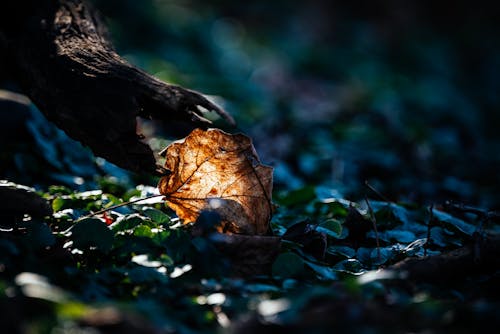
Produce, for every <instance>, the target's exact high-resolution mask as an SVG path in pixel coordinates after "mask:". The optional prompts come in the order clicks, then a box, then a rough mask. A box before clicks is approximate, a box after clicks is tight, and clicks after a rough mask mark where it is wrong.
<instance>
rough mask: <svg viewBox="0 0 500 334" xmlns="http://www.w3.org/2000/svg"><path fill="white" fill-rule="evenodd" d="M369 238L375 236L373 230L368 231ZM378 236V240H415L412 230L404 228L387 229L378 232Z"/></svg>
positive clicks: (403, 241) (402, 241)
mask: <svg viewBox="0 0 500 334" xmlns="http://www.w3.org/2000/svg"><path fill="white" fill-rule="evenodd" d="M367 236H368V237H370V238H374V239H375V238H376V234H375V232H373V231H370V232H369V233H368V234H367ZM378 237H379V239H380V240H383V241H386V242H391V243H393V242H401V243H405V244H407V243H410V242H413V241H415V239H416V237H415V234H414V233H413V232H410V231H405V230H388V231H384V232H379V234H378Z"/></svg>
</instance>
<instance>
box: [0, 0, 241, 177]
mask: <svg viewBox="0 0 500 334" xmlns="http://www.w3.org/2000/svg"><path fill="white" fill-rule="evenodd" d="M9 3H10V4H8V5H7V8H6V9H7V10H4V9H3V10H2V11H3V14H0V19H1V20H2V22H1V23H0V37H1V36H3V37H4V38H3V44H4V45H5V47H6V48H7V57H8V59H9V60H8V61H9V63H10V64H9V65H12V69H13V74H14V78H15V80H16V81H17V82H18V83H19V84H20V86H21V87H22V89H23V90H24V91H25V93H26V94H27V95H28V96H29V97H30V98H31V100H32V101H33V102H34V103H35V105H36V106H37V107H38V108H39V109H40V110H41V111H42V112H43V113H44V114H45V115H46V117H47V118H48V119H49V120H51V121H53V122H54V123H55V124H56V125H57V126H58V127H60V128H62V129H63V130H65V132H66V133H67V134H68V135H69V136H70V137H72V138H74V139H76V140H78V141H80V142H82V143H83V144H85V145H88V146H89V147H90V148H91V149H92V150H93V151H94V153H95V154H96V155H98V156H101V157H104V158H106V159H107V160H109V161H110V162H113V163H115V164H116V165H118V166H120V167H123V168H127V169H130V170H133V171H145V172H153V171H155V170H156V161H155V159H154V156H153V153H152V151H151V149H150V148H149V147H148V146H147V145H146V144H144V143H142V142H141V141H140V135H137V134H136V126H137V124H136V117H137V116H141V117H145V118H149V119H158V120H161V121H163V122H164V123H166V124H169V123H171V122H174V121H181V122H185V123H188V124H189V126H190V127H191V128H194V127H198V126H202V127H203V126H206V125H207V124H209V121H208V120H206V119H205V118H203V116H202V113H201V112H200V110H199V109H198V106H201V107H203V108H205V109H208V110H211V111H215V112H216V113H218V114H219V115H221V116H222V117H223V118H225V119H226V120H227V121H228V122H229V123H234V121H233V119H232V118H231V116H229V115H228V114H227V113H225V112H224V111H223V110H221V109H220V108H219V107H217V106H216V105H214V104H213V103H211V102H210V101H208V100H207V99H206V98H204V97H203V96H202V95H201V94H199V93H197V92H195V91H191V90H187V89H185V88H182V87H179V86H175V85H169V84H166V83H164V82H161V81H159V80H158V79H156V78H154V77H153V76H151V75H149V74H147V73H145V72H144V71H142V70H140V69H138V68H136V67H134V66H132V65H131V64H129V63H128V62H126V61H125V60H124V59H123V58H121V57H120V56H119V55H118V54H117V53H116V52H115V50H114V48H113V46H112V44H111V42H110V40H109V37H108V34H107V32H106V28H105V26H104V25H103V24H102V23H101V19H100V17H99V15H98V14H97V13H96V11H95V10H94V9H93V8H92V7H91V6H90V5H89V4H88V3H86V2H85V1H81V0H45V1H34V0H26V1H21V0H19V1H17V2H9ZM1 47H2V39H1V38H0V48H1Z"/></svg>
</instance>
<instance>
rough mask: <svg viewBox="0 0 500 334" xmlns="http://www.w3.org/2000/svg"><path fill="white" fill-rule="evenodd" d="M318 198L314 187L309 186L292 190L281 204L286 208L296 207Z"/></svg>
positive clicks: (281, 200) (282, 199)
mask: <svg viewBox="0 0 500 334" xmlns="http://www.w3.org/2000/svg"><path fill="white" fill-rule="evenodd" d="M315 198H316V189H315V188H314V187H312V186H307V187H304V188H301V189H297V190H292V191H290V192H289V193H288V194H287V195H286V196H284V197H283V198H281V199H280V200H279V203H280V204H282V205H284V206H294V205H298V204H303V203H307V202H310V201H312V200H313V199H315Z"/></svg>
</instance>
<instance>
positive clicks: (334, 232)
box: [316, 219, 342, 239]
mask: <svg viewBox="0 0 500 334" xmlns="http://www.w3.org/2000/svg"><path fill="white" fill-rule="evenodd" d="M316 231H318V232H320V233H325V234H326V235H327V236H329V237H332V238H335V239H338V238H340V236H341V234H342V224H341V223H340V222H339V221H338V220H336V219H328V220H326V221H324V222H322V223H321V224H319V226H318V227H317V228H316Z"/></svg>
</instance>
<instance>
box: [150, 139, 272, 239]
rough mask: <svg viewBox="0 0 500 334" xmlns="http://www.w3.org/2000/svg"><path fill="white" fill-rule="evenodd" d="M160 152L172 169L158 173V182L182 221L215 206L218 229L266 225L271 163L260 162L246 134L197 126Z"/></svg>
mask: <svg viewBox="0 0 500 334" xmlns="http://www.w3.org/2000/svg"><path fill="white" fill-rule="evenodd" d="M164 154H165V156H166V162H165V168H166V169H168V170H169V171H171V174H169V175H167V176H164V177H162V178H161V179H160V182H159V184H158V188H159V190H160V193H161V194H163V195H165V196H166V200H167V204H168V206H169V207H170V208H171V209H173V210H174V211H175V212H176V213H177V215H178V216H179V218H181V219H182V220H183V222H184V223H185V224H186V223H192V222H195V221H196V220H197V218H198V216H199V215H200V213H201V212H202V211H215V212H217V213H218V214H219V215H220V217H221V223H220V226H218V230H219V231H220V232H233V233H241V234H250V235H252V234H265V233H266V232H267V231H268V228H269V220H270V218H271V211H272V204H271V192H272V180H273V175H272V174H273V169H272V168H271V167H268V166H264V165H262V164H261V163H260V161H259V158H258V156H257V153H256V152H255V149H254V147H253V145H252V142H251V140H250V138H248V137H247V136H244V135H242V134H236V135H231V134H227V133H225V132H223V131H220V130H217V129H209V130H207V131H204V130H201V129H195V130H194V131H192V132H191V134H190V135H189V136H188V137H186V138H185V139H183V140H181V141H176V142H174V143H172V144H171V145H169V146H168V147H167V148H166V150H165V151H164Z"/></svg>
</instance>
